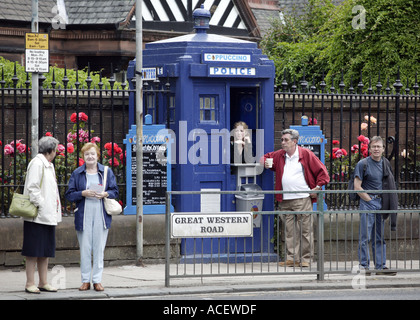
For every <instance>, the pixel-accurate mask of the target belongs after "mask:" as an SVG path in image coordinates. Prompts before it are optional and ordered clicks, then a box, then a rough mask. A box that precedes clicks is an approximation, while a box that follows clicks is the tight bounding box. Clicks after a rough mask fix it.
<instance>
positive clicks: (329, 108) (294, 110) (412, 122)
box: [275, 75, 420, 209]
mask: <svg viewBox="0 0 420 320" xmlns="http://www.w3.org/2000/svg"><path fill="white" fill-rule="evenodd" d="M342 79H343V77H341V80H340V79H338V82H334V80H333V81H332V83H333V85H331V86H330V87H329V88H328V87H327V85H326V83H325V82H324V80H323V79H320V81H318V82H317V81H315V78H314V79H313V80H312V82H311V83H309V82H307V81H306V80H305V78H303V79H302V81H299V83H296V80H293V81H292V82H291V83H288V82H287V79H286V78H285V79H284V80H283V82H282V85H281V87H279V88H277V89H276V92H275V96H276V107H275V110H276V118H275V121H276V126H275V128H276V135H275V139H276V140H275V144H276V147H277V148H280V131H281V130H283V129H285V128H288V127H289V126H290V125H299V124H300V119H301V116H302V115H306V116H308V117H309V120H310V121H309V122H310V124H312V125H319V126H320V129H321V130H322V132H323V133H324V135H325V137H326V139H327V144H326V150H325V160H326V166H327V169H328V171H329V173H330V178H331V182H330V184H329V185H328V187H327V188H328V189H330V190H345V189H347V185H348V179H349V177H350V175H351V173H352V171H353V169H354V167H355V165H356V164H357V162H358V161H359V160H360V159H362V158H364V157H366V156H367V155H368V146H367V142H368V141H369V140H368V139H369V138H370V137H372V136H381V137H382V138H384V139H385V141H386V149H385V156H386V157H387V158H388V159H389V160H390V161H391V163H392V166H393V170H394V175H395V179H396V182H397V185H398V187H399V189H402V190H417V189H419V187H420V146H419V141H420V114H419V111H418V102H419V98H420V96H419V85H418V83H417V75H416V76H415V82H414V84H410V83H409V82H408V81H407V83H406V84H404V86H405V88H403V84H402V83H401V80H400V77H399V75H398V76H397V78H396V80H395V81H394V82H393V83H392V82H390V80H389V79H388V80H387V81H386V84H385V85H383V84H382V83H381V82H380V76H379V77H378V82H377V83H376V84H374V85H372V81H371V80H370V79H369V82H368V83H364V82H363V81H362V79H360V81H359V82H358V83H357V84H355V85H354V84H353V83H350V84H345V83H344V82H343V80H342ZM335 85H338V89H337V88H336V87H335ZM326 201H327V204H328V206H329V208H331V209H339V208H342V209H346V208H349V207H350V208H351V207H354V205H355V204H354V203H351V202H350V201H349V199H348V195H346V194H328V195H327V199H326ZM400 206H401V207H402V208H405V209H407V208H418V207H419V206H420V201H419V196H418V194H410V193H405V194H401V195H400Z"/></svg>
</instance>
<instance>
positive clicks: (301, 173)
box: [264, 129, 330, 267]
mask: <svg viewBox="0 0 420 320" xmlns="http://www.w3.org/2000/svg"><path fill="white" fill-rule="evenodd" d="M298 140H299V132H298V131H297V130H293V129H286V130H283V132H282V138H281V145H282V150H277V151H274V152H269V153H267V154H265V155H264V162H265V167H266V168H270V169H271V170H273V171H275V172H276V186H275V189H276V190H283V191H294V193H284V194H276V199H277V200H278V201H279V203H280V210H282V211H312V204H313V203H314V202H316V200H317V194H316V193H311V190H321V189H322V186H323V185H326V184H327V183H328V182H329V181H330V177H329V175H328V171H327V168H326V167H325V165H324V164H323V163H322V162H321V160H319V159H318V157H317V156H316V155H315V154H314V153H313V152H312V151H310V150H309V149H306V148H302V147H299V146H298V145H297V143H298ZM268 158H272V159H273V160H272V163H273V165H272V167H270V165H269V164H268V162H267V161H266V159H268ZM281 217H282V219H283V222H284V223H285V230H286V234H285V237H286V249H287V257H286V261H284V262H280V266H301V267H309V265H310V262H311V257H312V255H313V241H314V237H313V217H312V215H311V214H285V215H281Z"/></svg>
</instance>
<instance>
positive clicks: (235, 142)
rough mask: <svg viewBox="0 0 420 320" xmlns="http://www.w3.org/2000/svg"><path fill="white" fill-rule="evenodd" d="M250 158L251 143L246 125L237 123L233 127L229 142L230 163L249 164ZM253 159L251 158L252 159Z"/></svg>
mask: <svg viewBox="0 0 420 320" xmlns="http://www.w3.org/2000/svg"><path fill="white" fill-rule="evenodd" d="M251 158H252V143H251V138H250V135H249V130H248V125H247V124H246V123H245V122H243V121H238V122H236V123H235V124H234V125H233V130H232V136H231V141H230V163H250V162H251V161H247V160H250V159H251ZM252 159H253V158H252Z"/></svg>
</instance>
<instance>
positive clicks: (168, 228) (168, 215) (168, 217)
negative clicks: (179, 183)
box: [165, 191, 171, 287]
mask: <svg viewBox="0 0 420 320" xmlns="http://www.w3.org/2000/svg"><path fill="white" fill-rule="evenodd" d="M170 199H171V196H170V194H169V192H168V191H167V192H166V201H165V202H166V213H165V226H166V232H165V233H166V235H165V236H166V237H165V239H166V240H165V287H169V286H170V283H169V277H170V274H169V267H170V259H171V243H170V241H171V234H170V233H171V224H170V220H171V201H170Z"/></svg>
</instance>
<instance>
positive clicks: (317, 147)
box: [300, 144, 322, 160]
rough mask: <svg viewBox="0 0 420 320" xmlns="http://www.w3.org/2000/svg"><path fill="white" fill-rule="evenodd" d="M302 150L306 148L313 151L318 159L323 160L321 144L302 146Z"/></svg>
mask: <svg viewBox="0 0 420 320" xmlns="http://www.w3.org/2000/svg"><path fill="white" fill-rule="evenodd" d="M300 146H301V147H302V148H306V149H309V150H311V151H312V152H313V153H314V154H315V155H316V156H317V157H318V159H320V160H322V159H321V145H319V144H301V145H300Z"/></svg>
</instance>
